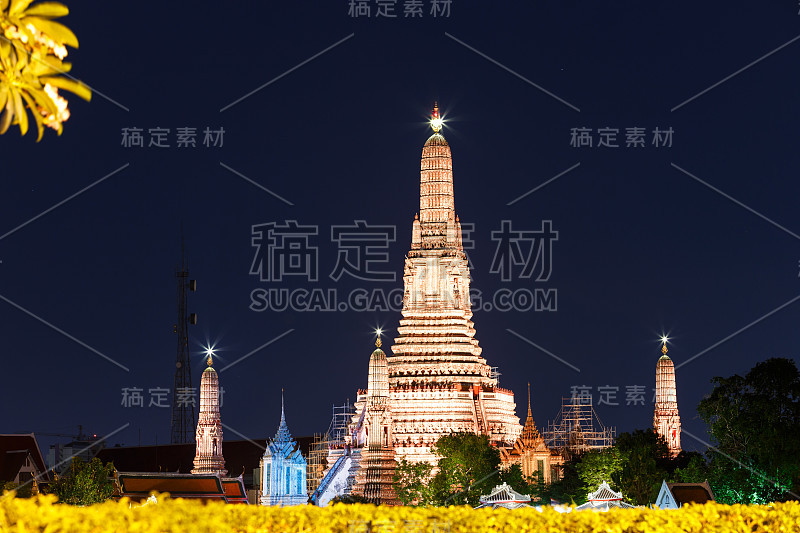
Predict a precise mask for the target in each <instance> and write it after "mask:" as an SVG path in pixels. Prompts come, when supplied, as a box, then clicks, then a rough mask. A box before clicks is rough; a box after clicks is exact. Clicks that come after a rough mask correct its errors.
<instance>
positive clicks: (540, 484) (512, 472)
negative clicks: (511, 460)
mask: <svg viewBox="0 0 800 533" xmlns="http://www.w3.org/2000/svg"><path fill="white" fill-rule="evenodd" d="M500 483H506V484H507V485H508V486H509V487H511V488H512V489H514V490H515V491H517V492H519V493H520V494H527V495H528V496H530V497H531V501H538V500H541V499H542V497H543V494H544V489H545V486H544V474H543V473H542V472H537V476H536V477H535V478H534V477H530V476H526V475H525V474H524V473H523V472H522V466H520V465H519V464H513V465H511V466H509V467H507V468H504V469H502V470H501V471H500Z"/></svg>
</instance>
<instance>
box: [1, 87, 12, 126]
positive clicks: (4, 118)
mask: <svg viewBox="0 0 800 533" xmlns="http://www.w3.org/2000/svg"><path fill="white" fill-rule="evenodd" d="M12 118H14V106H13V104H12V102H11V97H10V96H9V97H8V101H7V102H6V108H5V109H4V110H3V114H2V115H0V135H3V134H4V133H5V132H7V131H8V127H9V126H10V125H11V119H12Z"/></svg>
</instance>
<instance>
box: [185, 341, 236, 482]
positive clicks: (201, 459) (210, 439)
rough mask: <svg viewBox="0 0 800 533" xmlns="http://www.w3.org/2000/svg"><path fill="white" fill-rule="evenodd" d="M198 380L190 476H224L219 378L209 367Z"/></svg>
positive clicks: (210, 360)
mask: <svg viewBox="0 0 800 533" xmlns="http://www.w3.org/2000/svg"><path fill="white" fill-rule="evenodd" d="M213 364H214V362H213V361H212V359H211V353H209V354H208V368H206V369H205V370H204V371H203V376H202V377H201V378H200V416H199V418H198V420H197V451H196V453H195V456H194V468H193V469H192V474H219V475H220V476H225V475H227V474H228V471H227V470H225V458H224V457H223V456H222V421H221V419H220V416H219V376H217V371H216V370H214V368H213V367H212V366H211V365H213Z"/></svg>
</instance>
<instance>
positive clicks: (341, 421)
mask: <svg viewBox="0 0 800 533" xmlns="http://www.w3.org/2000/svg"><path fill="white" fill-rule="evenodd" d="M355 412H356V411H355V407H354V406H353V404H352V403H350V400H349V399H348V400H347V402H345V403H344V405H334V406H333V407H332V409H331V423H330V425H329V426H328V430H327V431H326V432H325V433H315V434H314V440H313V442H312V443H311V449H310V450H309V453H308V469H307V481H308V484H307V486H308V493H309V494H313V493H314V491H316V490H317V487H319V484H320V483H321V482H322V478H323V477H324V474H325V472H326V471H327V470H328V467H329V466H330V465H329V464H328V455H329V454H330V450H332V449H344V447H345V437H346V436H347V432H348V426H349V425H350V423H351V422H352V421H353V416H354V415H355Z"/></svg>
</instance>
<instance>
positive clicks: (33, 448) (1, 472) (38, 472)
mask: <svg viewBox="0 0 800 533" xmlns="http://www.w3.org/2000/svg"><path fill="white" fill-rule="evenodd" d="M48 481H50V476H49V473H48V471H47V468H46V467H45V464H44V458H43V457H42V452H41V450H39V444H38V443H37V442H36V437H34V435H33V433H26V434H11V435H0V491H2V485H4V484H6V483H11V484H14V485H15V486H17V487H19V486H27V485H30V487H31V490H32V492H36V489H37V486H38V484H39V483H41V482H48Z"/></svg>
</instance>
